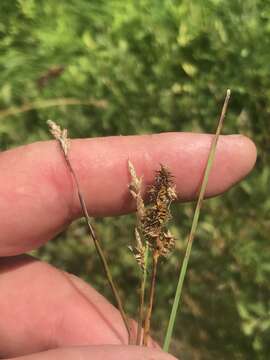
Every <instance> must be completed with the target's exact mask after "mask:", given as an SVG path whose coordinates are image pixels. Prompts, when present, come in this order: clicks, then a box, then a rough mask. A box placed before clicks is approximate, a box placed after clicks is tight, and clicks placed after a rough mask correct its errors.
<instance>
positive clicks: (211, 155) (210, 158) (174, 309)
mask: <svg viewBox="0 0 270 360" xmlns="http://www.w3.org/2000/svg"><path fill="white" fill-rule="evenodd" d="M230 94H231V92H230V90H229V89H228V90H227V94H226V98H225V101H224V104H223V108H222V112H221V115H220V118H219V121H218V126H217V129H216V133H215V136H214V138H213V141H212V144H211V148H210V152H209V156H208V160H207V164H206V168H205V172H204V176H203V181H202V185H201V188H200V193H199V197H198V200H197V204H196V208H195V212H194V216H193V220H192V225H191V230H190V233H189V237H188V241H187V247H186V253H185V257H184V260H183V263H182V267H181V270H180V274H179V279H178V284H177V288H176V293H175V297H174V302H173V306H172V310H171V314H170V319H169V324H168V328H167V332H166V336H165V340H164V345H163V350H164V351H168V350H169V347H170V342H171V338H172V333H173V328H174V324H175V319H176V314H177V311H178V308H179V304H180V298H181V292H182V288H183V283H184V279H185V275H186V271H187V266H188V261H189V258H190V253H191V248H192V244H193V240H194V237H195V234H196V229H197V226H198V221H199V216H200V210H201V207H202V202H203V198H204V194H205V190H206V187H207V183H208V179H209V174H210V171H211V169H212V165H213V162H214V158H215V153H216V147H217V142H218V138H219V135H220V133H221V129H222V126H223V122H224V119H225V115H226V111H227V107H228V103H229V99H230Z"/></svg>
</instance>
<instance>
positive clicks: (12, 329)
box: [0, 255, 154, 358]
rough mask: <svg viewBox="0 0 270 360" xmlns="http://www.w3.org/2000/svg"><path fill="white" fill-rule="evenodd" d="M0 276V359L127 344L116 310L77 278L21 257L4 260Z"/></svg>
mask: <svg viewBox="0 0 270 360" xmlns="http://www.w3.org/2000/svg"><path fill="white" fill-rule="evenodd" d="M0 274H1V276H0V288H1V292H0V309H1V321H0V358H8V357H15V356H19V355H24V354H31V353H35V352H39V351H44V350H48V349H54V348H59V347H67V346H78V345H103V344H118V345H119V344H122V345H123V344H128V336H127V331H126V328H125V326H124V324H123V320H122V318H121V316H120V314H119V312H118V310H117V309H116V308H115V307H114V306H112V305H111V304H110V303H109V302H108V301H107V300H106V299H105V298H104V297H103V296H101V295H100V294H99V293H98V292H97V291H95V290H94V289H93V288H92V287H91V286H89V285H88V284H86V283H85V282H84V281H82V280H80V279H79V278H77V277H76V276H73V275H70V274H67V273H65V272H63V271H60V270H58V269H56V268H54V267H52V266H51V265H49V264H46V263H43V262H41V261H38V260H36V259H33V258H31V257H29V256H25V255H22V256H17V257H14V258H13V257H8V258H4V259H2V260H1V264H0ZM132 334H133V336H132V338H133V339H134V338H135V324H134V326H133V331H132ZM150 345H151V346H154V344H153V343H151V344H150Z"/></svg>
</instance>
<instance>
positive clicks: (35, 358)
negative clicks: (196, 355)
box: [14, 345, 176, 360]
mask: <svg viewBox="0 0 270 360" xmlns="http://www.w3.org/2000/svg"><path fill="white" fill-rule="evenodd" d="M52 359H54V360H78V359H80V360H89V359H91V360H104V359H106V360H119V359H128V360H142V359H144V360H176V358H175V357H174V356H172V355H170V354H167V353H164V352H162V351H160V350H155V349H150V348H146V347H142V346H117V345H114V346H113V345H105V346H87V347H77V348H66V349H55V350H49V351H45V352H43V353H38V354H32V355H28V356H22V357H18V358H15V359H14V360H52Z"/></svg>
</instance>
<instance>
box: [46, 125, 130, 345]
mask: <svg viewBox="0 0 270 360" xmlns="http://www.w3.org/2000/svg"><path fill="white" fill-rule="evenodd" d="M48 123H49V122H48ZM49 125H50V123H49ZM65 134H66V133H65ZM56 138H57V139H58V141H59V143H60V146H61V149H62V151H63V154H64V158H65V161H66V164H67V166H68V168H69V170H70V172H71V174H72V176H73V178H74V181H75V185H76V189H77V193H78V197H79V201H80V204H81V208H82V211H83V215H84V218H85V221H86V224H87V227H88V230H89V235H90V236H91V238H92V240H93V242H94V245H95V248H96V251H97V253H98V256H99V258H100V261H101V263H102V266H103V269H104V272H105V275H106V277H107V280H108V282H109V284H110V287H111V290H112V292H113V295H114V297H115V300H116V303H117V306H118V309H119V311H120V314H121V316H122V319H123V322H124V324H125V327H126V329H127V333H128V342H129V343H130V341H131V332H130V326H129V321H128V318H127V316H126V313H125V311H124V307H123V304H122V301H121V298H120V295H119V292H118V290H117V287H116V285H115V283H114V281H113V278H112V275H111V272H110V269H109V266H108V263H107V260H106V257H105V255H104V252H103V250H102V248H101V245H100V242H99V240H98V238H97V236H96V233H95V231H94V229H93V226H92V225H91V222H90V216H89V214H88V211H87V207H86V204H85V200H84V197H83V194H82V192H81V189H80V184H79V180H78V178H77V175H76V173H75V171H74V169H73V167H72V165H71V162H70V160H69V157H68V144H67V139H62V138H61V137H60V136H58V137H56Z"/></svg>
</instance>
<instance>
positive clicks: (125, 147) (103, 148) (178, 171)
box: [0, 133, 256, 256]
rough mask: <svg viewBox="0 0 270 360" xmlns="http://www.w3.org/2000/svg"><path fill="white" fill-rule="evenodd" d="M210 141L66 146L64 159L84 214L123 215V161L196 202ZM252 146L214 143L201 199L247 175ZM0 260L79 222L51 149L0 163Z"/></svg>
mask: <svg viewBox="0 0 270 360" xmlns="http://www.w3.org/2000/svg"><path fill="white" fill-rule="evenodd" d="M211 139H212V137H211V136H210V135H203V134H189V133H167V134H159V135H148V136H128V137H108V138H98V139H85V140H74V141H73V142H72V145H71V150H70V159H71V162H72V164H73V166H74V169H75V171H76V173H77V175H78V178H79V182H80V184H81V188H82V192H83V194H84V197H85V200H86V203H87V206H88V208H89V211H90V213H91V214H92V215H97V216H101V215H115V214H121V213H125V212H128V211H130V210H132V207H134V202H133V201H132V199H131V196H130V195H129V193H128V189H127V185H128V183H129V181H130V178H129V174H128V169H127V160H128V159H130V160H131V161H132V162H133V164H134V165H135V167H136V169H137V172H138V174H139V175H143V176H144V181H145V183H146V184H149V183H150V182H151V181H153V176H154V172H155V170H157V169H158V168H159V164H160V163H162V164H163V165H166V166H167V167H168V168H169V169H170V170H171V172H172V174H173V175H174V176H175V182H176V186H177V191H178V194H179V199H182V200H189V199H192V198H194V196H196V193H197V191H198V187H199V184H200V182H201V180H202V176H203V171H204V168H205V165H206V161H207V156H208V153H209V148H210V145H211ZM255 159H256V149H255V146H254V144H253V143H252V142H251V141H250V140H249V139H247V138H246V137H243V136H223V137H220V140H219V143H218V148H217V154H216V159H215V163H214V167H213V171H212V173H211V176H210V179H209V186H208V190H207V196H213V195H216V194H218V193H221V192H223V191H225V190H227V189H228V188H229V187H230V186H232V185H233V184H235V183H236V182H237V181H239V180H240V179H242V178H243V177H244V176H245V175H247V173H248V172H249V171H250V170H251V169H252V167H253V165H254V162H255ZM0 174H1V178H0V197H1V203H0V214H1V217H0V227H1V234H0V244H1V247H0V255H2V256H5V255H15V254H18V253H22V252H25V251H28V250H29V249H32V248H35V247H37V246H39V245H41V244H42V243H44V242H45V241H47V240H48V239H49V238H50V237H52V236H53V235H55V234H56V233H57V232H58V231H59V230H61V229H62V228H63V227H64V226H65V225H66V224H67V223H68V222H69V221H71V220H72V219H74V218H76V217H78V216H79V215H80V205H79V201H78V197H77V193H76V189H75V187H74V184H73V183H72V178H71V176H70V173H69V171H68V169H67V167H66V164H65V161H64V158H63V156H62V153H61V151H60V149H59V147H58V144H57V143H56V142H54V141H51V142H41V143H35V144H32V145H28V146H24V147H21V148H17V149H14V150H10V151H7V152H4V153H2V154H1V156H0Z"/></svg>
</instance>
